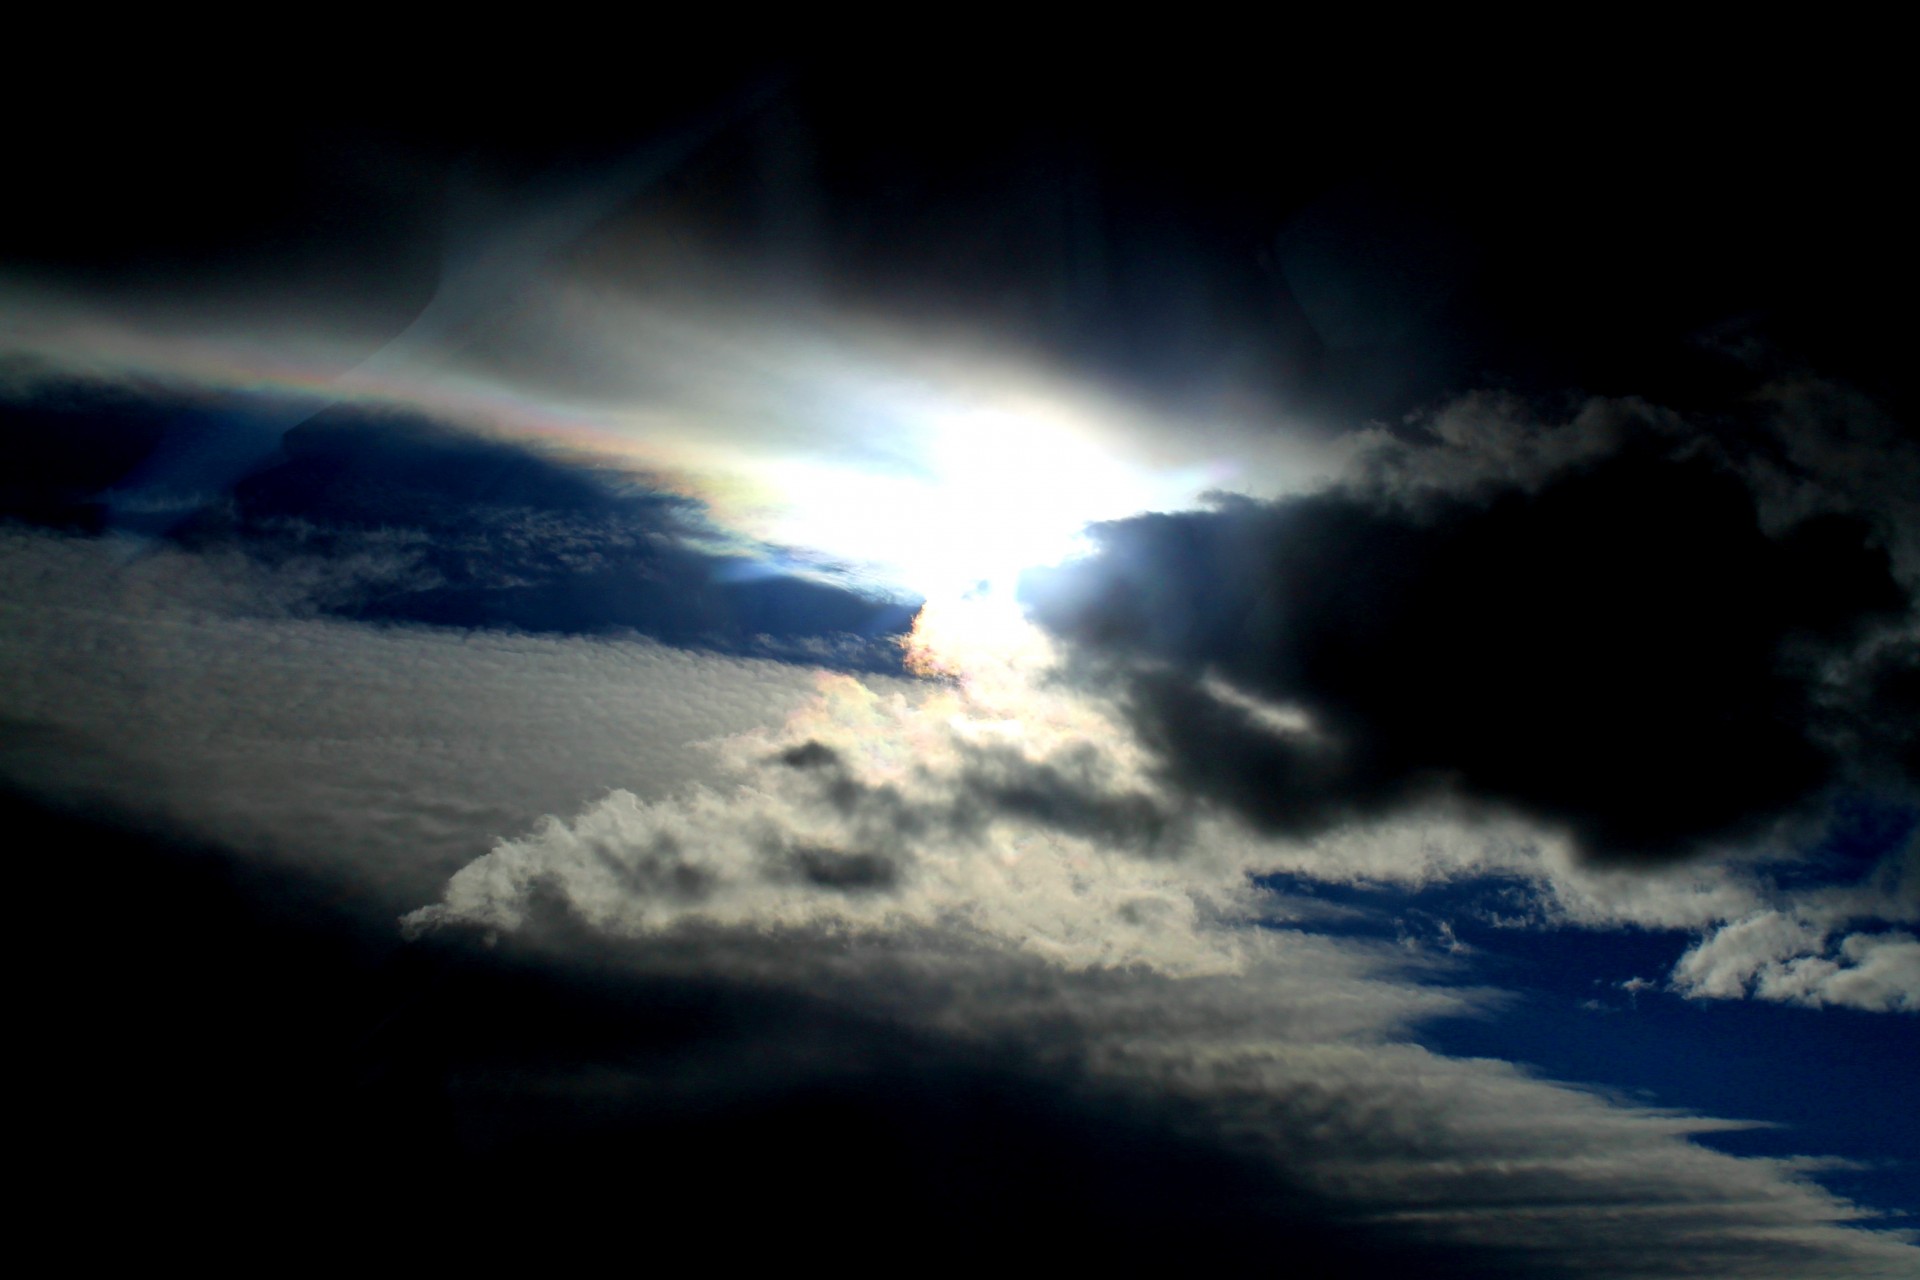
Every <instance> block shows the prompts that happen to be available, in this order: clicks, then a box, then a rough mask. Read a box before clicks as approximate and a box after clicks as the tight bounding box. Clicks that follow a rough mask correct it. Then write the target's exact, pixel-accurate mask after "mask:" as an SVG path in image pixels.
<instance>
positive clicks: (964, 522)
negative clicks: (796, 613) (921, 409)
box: [771, 410, 1196, 601]
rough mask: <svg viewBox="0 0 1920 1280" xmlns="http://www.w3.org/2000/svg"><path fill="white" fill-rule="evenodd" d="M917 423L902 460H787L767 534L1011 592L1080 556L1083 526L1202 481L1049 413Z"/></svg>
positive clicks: (965, 586)
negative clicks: (1034, 571)
mask: <svg viewBox="0 0 1920 1280" xmlns="http://www.w3.org/2000/svg"><path fill="white" fill-rule="evenodd" d="M910 430H911V431H912V433H913V436H914V437H917V438H912V439H910V440H909V441H908V444H909V446H910V447H909V448H908V449H907V450H906V451H905V458H906V461H905V462H904V463H894V464H890V465H887V466H878V467H869V468H862V467H856V466H853V465H850V464H845V463H840V464H833V463H821V462H817V461H813V462H797V461H796V462H792V463H787V464H783V465H782V467H781V468H780V474H779V477H778V479H779V487H780V489H781V490H782V495H781V501H780V507H781V510H780V513H779V514H778V515H777V516H776V517H775V518H774V520H773V522H772V529H771V532H772V535H773V537H774V538H775V539H776V540H778V541H781V542H785V543H788V544H791V545H797V546H805V547H809V548H812V549H815V550H817V551H820V552H823V553H825V554H827V555H830V556H834V557H837V558H840V559H842V560H845V561H846V562H848V563H851V564H855V565H859V566H863V567H869V568H870V570H871V571H872V572H873V573H874V574H875V576H877V577H879V578H882V579H884V580H887V581H890V582H891V583H893V584H894V585H897V586H899V587H901V588H904V589H906V590H910V591H913V592H916V593H918V594H920V595H922V596H924V597H926V598H927V599H929V600H955V599H960V598H974V599H982V598H989V597H991V598H998V599H1004V600H1008V601H1010V600H1011V598H1012V594H1013V589H1014V586H1015V583H1016V582H1017V580H1018V578H1019V575H1020V574H1021V572H1022V571H1024V570H1026V569H1029V568H1033V567H1036V566H1040V565H1049V564H1055V563H1058V562H1060V561H1062V560H1065V559H1068V558H1070V557H1071V556H1073V555H1074V554H1075V553H1076V552H1077V551H1078V550H1079V549H1080V548H1081V546H1082V545H1083V542H1084V531H1085V529H1086V527H1087V526H1088V525H1089V524H1091V523H1094V522H1096V521H1100V520H1110V519H1117V518H1120V517H1124V516H1128V515H1132V514H1135V513H1137V512H1140V511H1144V510H1152V509H1155V508H1157V507H1163V506H1166V505H1168V504H1169V503H1170V502H1175V501H1179V500H1181V499H1188V498H1190V497H1191V494H1192V490H1193V489H1194V488H1195V487H1196V486H1195V485H1194V483H1193V481H1192V479H1191V478H1190V477H1185V476H1178V477H1168V476H1165V475H1159V474H1155V473H1153V472H1150V471H1148V470H1146V469H1145V468H1142V467H1138V466H1135V465H1132V464H1130V463H1129V462H1128V461H1126V460H1125V459H1123V458H1121V457H1120V456H1118V455H1117V454H1115V453H1114V452H1111V451H1109V450H1107V449H1104V448H1102V447H1101V445H1100V443H1099V442H1097V441H1096V440H1095V439H1093V438H1092V436H1091V434H1090V433H1088V432H1086V431H1085V430H1083V429H1076V428H1074V427H1072V426H1070V425H1068V424H1064V423H1061V422H1058V421H1050V420H1049V419H1047V418H1046V417H1041V416H1027V415H1022V414H1017V413H1011V412H1004V411H986V410H974V411H967V412H953V413H945V414H936V415H930V416H929V418H928V419H927V420H925V421H922V422H919V423H915V424H913V425H912V427H911V428H910Z"/></svg>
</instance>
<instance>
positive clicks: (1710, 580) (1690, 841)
mask: <svg viewBox="0 0 1920 1280" xmlns="http://www.w3.org/2000/svg"><path fill="white" fill-rule="evenodd" d="M1625 440H1626V443H1624V444H1623V445H1621V446H1620V447H1618V448H1617V449H1615V450H1613V451H1612V452H1610V453H1605V454H1604V455H1603V456H1601V457H1599V458H1598V459H1590V460H1587V461H1584V462H1580V463H1576V464H1575V465H1571V466H1568V467H1565V468H1563V469H1561V470H1559V471H1558V472H1557V473H1554V474H1553V475H1551V477H1550V478H1546V479H1538V478H1536V479H1534V480H1533V481H1532V482H1530V483H1522V482H1520V481H1519V480H1516V479H1513V478H1507V477H1499V476H1493V477H1491V478H1490V477H1489V476H1488V475H1482V476H1481V477H1479V480H1478V483H1476V484H1474V485H1472V486H1468V487H1466V488H1464V489H1462V488H1458V487H1456V488H1455V489H1453V490H1446V489H1440V490H1433V491H1429V492H1426V493H1424V494H1421V493H1412V494H1409V493H1408V492H1406V491H1405V490H1404V489H1399V490H1396V489H1393V488H1391V487H1390V486H1389V485H1388V484H1387V483H1385V482H1383V481H1379V480H1376V481H1373V482H1367V483H1360V484H1355V485H1351V486H1348V487H1342V488H1336V489H1332V490H1329V491H1326V492H1322V493H1318V494H1314V495H1310V496H1305V497H1299V498H1292V499H1287V500H1282V501H1279V502H1274V503H1257V502H1252V501H1245V500H1238V501H1228V502H1225V503H1223V504H1222V505H1221V506H1219V507H1218V508H1217V509H1215V510H1211V511H1199V512H1187V513H1180V514H1171V515H1151V516H1142V517H1139V518H1136V519H1132V520H1126V521H1120V522H1116V523H1112V524H1107V525H1103V526H1099V527H1097V528H1096V530H1095V535H1096V540H1097V542H1098V545H1099V553H1098V554H1097V555H1096V556H1094V557H1093V558H1091V559H1089V560H1087V561H1084V562H1081V563H1078V564H1074V565H1070V566H1068V567H1065V568H1063V569H1060V570H1057V571H1051V572H1048V573H1043V574H1039V575H1036V576H1034V577H1033V578H1031V579H1030V580H1029V581H1028V583H1027V585H1026V590H1027V592H1028V595H1029V597H1030V600H1031V602H1032V607H1033V609H1034V612H1035V616H1036V617H1037V618H1038V619H1039V620H1040V621H1041V622H1042V623H1043V624H1044V625H1046V626H1047V627H1049V628H1050V629H1052V630H1053V631H1054V632H1056V633H1057V634H1059V635H1060V636H1061V637H1063V638H1064V639H1066V640H1067V641H1069V642H1070V644H1071V646H1072V648H1073V650H1074V651H1075V653H1076V654H1077V655H1079V656H1080V657H1082V658H1084V659H1091V660H1093V662H1094V664H1095V665H1100V666H1104V667H1105V668H1106V669H1107V670H1108V671H1109V672H1110V673H1113V674H1117V676H1118V678H1119V679H1120V681H1121V682H1122V687H1123V688H1124V689H1125V691H1126V696H1127V700H1128V706H1129V708H1130V713H1131V716H1132V719H1133V722H1134V724H1135V726H1136V727H1137V729H1138V730H1139V732H1140V734H1141V735H1142V737H1143V738H1144V739H1145V740H1146V741H1147V742H1148V743H1149V744H1151V745H1152V746H1153V747H1154V748H1155V749H1156V750H1157V751H1158V752H1159V754H1160V756H1161V758H1162V760H1163V761H1164V765H1165V769H1166V771H1167V773H1168V774H1169V775H1170V776H1171V777H1172V778H1173V779H1174V780H1175V781H1177V782H1178V783H1180V784H1181V785H1183V786H1184V787H1186V788H1188V789H1190V790H1192V791H1195V792H1198V793H1201V794H1203V795H1206V796H1210V797H1212V798H1213V799H1215V800H1217V801H1219V802H1221V803H1223V804H1226V805H1228V806H1229V807H1231V808H1233V809H1234V810H1236V811H1238V812H1239V813H1240V814H1242V815H1243V816H1245V817H1246V818H1248V819H1249V820H1250V821H1252V822H1253V823H1254V824H1255V825H1257V826H1259V827H1261V828H1263V829H1266V830H1270V831H1277V832H1284V833H1291V834H1302V833H1311V832H1314V831H1318V830H1322V829H1326V828H1329V827H1331V826H1334V825H1336V824H1339V823H1342V822H1345V821H1348V820H1351V819H1355V818H1367V817H1374V816H1380V815H1383V814H1386V813H1389V812H1392V811H1394V810H1397V809H1401V808H1403V807H1406V806H1409V805H1412V804H1415V803H1417V802H1420V801H1423V800H1437V799H1441V798H1443V797H1451V798H1454V799H1458V800H1462V801H1465V802H1467V803H1468V804H1469V805H1477V806H1482V807H1489V808H1493V809H1497V810H1514V809H1517V810H1520V811H1522V812H1524V813H1526V814H1529V815H1531V816H1533V817H1535V818H1538V819H1543V820H1545V821H1547V822H1549V823H1551V824H1554V825H1558V826H1561V827H1564V828H1566V829H1567V830H1568V831H1570V832H1571V833H1572V834H1573V836H1574V837H1575V838H1576V840H1577V841H1578V843H1579V844H1580V845H1581V846H1582V847H1583V848H1584V849H1586V850H1587V851H1589V852H1592V853H1597V854H1619V855H1637V856H1653V857H1665V856H1671V855H1676V854H1681V853H1684V852H1687V851H1689V850H1691V849H1694V848H1696V847H1698V846H1700V845H1701V844H1703V843H1704V842H1708V841H1711V840H1714V839H1716V838H1723V837H1738V836H1741V835H1747V834H1753V833H1755V832H1756V831H1757V830H1758V829H1760V828H1761V827H1763V826H1764V825H1765V824H1766V823H1767V822H1769V821H1770V820H1772V819H1773V818H1775V817H1777V816H1778V815H1780V814H1781V813H1783V812H1785V811H1787V810H1789V809H1790V808H1791V807H1792V806H1793V805H1794V804H1795V803H1796V802H1797V801H1799V800H1800V799H1801V798H1803V797H1806V796H1808V795H1810V794H1812V793H1814V792H1816V791H1818V790H1819V789H1820V788H1822V787H1823V786H1825V785H1826V784H1827V783H1828V782H1830V781H1831V780H1833V779H1834V778H1835V777H1836V772H1837V770H1838V768H1839V762H1838V761H1837V760H1836V758H1835V756H1834V753H1833V751H1832V750H1831V749H1830V746H1829V743H1830V741H1831V734H1830V733H1829V728H1830V726H1829V725H1828V724H1827V723H1826V722H1825V721H1826V719H1827V718H1828V717H1830V716H1831V715H1833V714H1836V712H1835V708H1834V707H1833V706H1832V705H1831V702H1832V699H1831V698H1830V697H1829V696H1828V691H1827V690H1826V689H1825V688H1824V686H1823V683H1822V682H1823V679H1824V677H1825V675H1826V672H1825V670H1824V668H1823V663H1824V662H1826V661H1827V660H1828V659H1830V658H1831V657H1833V656H1834V655H1836V654H1838V653H1842V652H1844V651H1845V650H1846V649H1847V648H1848V646H1849V645H1850V644H1852V643H1853V642H1855V641H1857V640H1859V639H1860V638H1861V637H1862V636H1863V635H1864V634H1865V633H1866V632H1867V631H1868V630H1869V629H1870V628H1871V627H1872V626H1873V625H1874V624H1876V623H1880V622H1885V621H1888V620H1890V619H1892V618H1893V617H1895V616H1897V615H1898V613H1899V612H1900V611H1901V610H1902V609H1903V608H1904V607H1905V606H1906V604H1907V600H1906V598H1905V596H1904V594H1903V593H1902V591H1901V590H1900V589H1899V588H1898V587H1897V586H1896V584H1895V582H1894V580H1893V578H1892V577H1891V575H1890V573H1889V568H1888V560H1887V556H1886V555H1885V553H1884V552H1883V551H1881V550H1880V549H1879V548H1878V547H1876V546H1874V545H1873V544H1872V540H1871V538H1870V531H1869V528H1868V526H1867V525H1866V524H1865V523H1864V522H1862V521H1860V520H1856V519H1853V518H1851V517H1846V516H1841V515H1834V514H1828V515H1822V516H1816V517H1812V518H1809V519H1805V520H1802V521H1800V522H1798V523H1797V524H1794V525H1793V526H1792V527H1790V528H1788V529H1786V530H1784V531H1783V532H1780V533H1778V535H1777V536H1773V535H1770V534H1769V533H1768V532H1764V531H1763V530H1762V527H1761V524H1760V521H1759V518H1758V514H1757V512H1756V506H1755V501H1754V498H1753V496H1752V494H1751V493H1750V491H1749V490H1748V488H1747V487H1746V485H1745V484H1744V483H1743V482H1742V481H1741V480H1740V479H1739V478H1738V477H1737V475H1736V474H1735V473H1734V472H1733V471H1732V470H1731V469H1730V468H1729V467H1728V466H1726V465H1724V464H1723V463H1722V462H1720V461H1716V460H1715V458H1714V457H1713V456H1712V455H1711V454H1709V453H1708V452H1706V451H1705V450H1704V449H1703V448H1701V447H1699V442H1697V441H1696V442H1695V446H1694V447H1692V448H1688V447H1686V446H1685V445H1684V444H1682V443H1681V442H1677V441H1676V440H1675V439H1673V438H1672V437H1670V436H1667V435H1664V434H1662V433H1660V432H1657V431H1652V430H1645V431H1639V432H1631V431H1630V432H1628V433H1627V434H1626V436H1625ZM1896 656H1897V655H1896ZM1883 665H1884V664H1883ZM1903 672H1904V669H1903V668H1898V667H1890V668H1888V669H1887V670H1886V672H1885V674H1884V675H1883V676H1881V677H1879V678H1881V679H1883V680H1884V681H1885V682H1886V683H1887V684H1888V685H1889V687H1890V688H1892V689H1894V691H1895V692H1896V693H1897V689H1898V687H1899V683H1900V680H1901V678H1902V676H1903ZM1210 680H1212V681H1224V682H1226V684H1227V685H1229V686H1231V689H1232V690H1237V691H1239V693H1240V694H1243V695H1252V696H1253V697H1254V698H1257V699H1261V700H1265V701H1268V702H1272V703H1277V704H1282V705H1284V706H1289V707H1293V708H1297V709H1298V710H1300V711H1302V712H1304V713H1305V714H1306V716H1307V717H1308V719H1309V721H1310V727H1306V728H1302V729H1299V730H1297V731H1286V730H1283V729H1276V728H1274V727H1270V726H1269V725H1268V724H1264V723H1262V720H1261V718H1260V717H1259V715H1258V714H1257V712H1256V711H1255V710H1252V709H1249V708H1248V707H1247V706H1246V705H1243V702H1242V700H1241V699H1240V698H1238V697H1236V696H1231V695H1229V696H1223V693H1222V690H1221V689H1220V687H1219V686H1218V685H1217V684H1210V683H1209V681H1210Z"/></svg>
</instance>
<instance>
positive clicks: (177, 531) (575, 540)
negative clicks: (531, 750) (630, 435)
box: [0, 384, 911, 670]
mask: <svg viewBox="0 0 1920 1280" xmlns="http://www.w3.org/2000/svg"><path fill="white" fill-rule="evenodd" d="M281 408H282V409H284V407H283V406H282V407H281ZM0 412H4V414H5V418H6V422H5V426H6V428H7V433H8V436H9V438H10V441H12V442H14V443H15V444H16V446H17V450H18V451H17V453H16V454H15V456H16V458H18V459H19V463H20V465H18V466H17V467H16V468H15V469H13V470H12V471H11V472H10V473H9V481H8V483H7V485H6V486H5V487H4V488H0V503H3V504H4V505H3V506H0V515H4V516H8V517H11V518H13V519H15V520H20V521H23V522H28V523H33V524H39V525H43V526H53V527H60V528H66V529H71V530H75V531H82V532H95V533H97V532H104V531H108V530H112V529H117V528H126V529H130V530H133V531H138V532H151V533H158V534H161V535H164V536H166V537H167V538H169V539H171V540H173V541H175V542H178V543H180V544H183V545H186V546H188V547H191V548H193V549H196V550H201V551H213V550H219V549H226V548H237V549H240V550H242V551H244V552H245V553H246V554H247V555H249V556H251V557H253V558H256V559H258V560H260V561H262V562H265V563H266V564H269V565H273V566H281V567H285V566H289V565H294V566H302V567H307V568H310V569H312V571H313V573H314V574H315V575H316V576H317V578H318V579H320V580H324V584H325V585H324V587H323V588H321V589H317V590H316V594H315V597H314V600H313V601H312V603H313V604H315V605H317V606H318V607H319V608H321V609H322V610H323V611H325V612H327V613H331V614H333V615H335V616H340V617H345V618H352V619H358V620H364V621H389V622H417V623H427V624H430V625H437V626H452V627H468V628H472V627H491V628H509V629H513V630H519V631H528V632H542V633H567V634H608V633H619V632H637V633H639V634H642V635H647V636H652V637H655V638H657V639H661V640H666V641H669V642H671V643H675V644H681V645H689V646H695V647H705V648H717V649H722V650H726V651H729V652H742V653H745V652H753V653H762V654H766V655H767V656H775V657H784V658H793V659H799V660H805V661H809V662H824V663H827V664H830V665H838V666H854V667H859V668H866V669H878V670H891V669H894V668H896V667H897V665H898V654H899V648H898V646H897V644H895V643H894V642H893V641H894V639H895V638H896V637H897V636H899V635H900V634H901V633H902V632H904V630H905V629H906V626H907V624H908V623H909V621H910V619H911V607H910V606H906V605H902V604H897V603H893V602H888V601H883V600H876V599H873V598H870V597H868V596H864V595H861V594H858V593H855V592H853V591H849V590H846V589H843V588H840V587H836V586H832V585H829V584H826V583H823V582H819V581H816V580H812V579H809V578H804V577H799V576H796V575H794V574H791V573H786V572H782V571H781V570H780V569H779V567H778V566H777V565H775V564H773V563H770V562H769V561H768V560H767V559H766V558H765V557H764V556H756V555H752V554H740V555H732V554H723V553H721V552H720V551H718V550H715V549H711V548H714V547H715V545H716V544H717V542H718V540H719V534H718V531H717V530H715V529H714V528H713V527H712V526H711V525H710V524H708V523H707V522H706V520H705V518H704V509H703V507H702V506H701V504H700V503H699V502H697V501H696V500H693V499H689V498H684V497H680V496H677V495H674V494H670V493H664V492H660V491H657V490H651V489H648V488H646V487H644V486H643V485H642V484H640V483H639V482H637V481H635V480H633V479H632V478H631V477H627V476H623V475H619V474H616V473H614V472H612V471H610V470H607V469H604V468H595V467H592V466H589V465H585V464H576V463H573V462H569V461H566V460H563V459H560V458H558V457H556V456H553V455H551V454H547V453H542V452H540V451H538V450H536V449H534V448H531V447H527V446H523V445H518V444H513V443H508V442H504V441H498V440H491V439H483V438H480V437H477V436H474V435H472V434H470V433H464V432H459V431H456V430H454V429H452V428H449V427H445V426H442V425H440V424H438V423H436V422H433V421H431V420H429V419H426V418H424V417H420V416H417V415H411V414H402V413H397V412H394V413H388V412H382V411H378V410H367V409H355V408H348V407H334V408H331V409H327V410H325V411H323V412H321V413H319V414H317V415H315V416H313V417H311V418H310V419H309V420H307V421H305V422H303V423H302V424H301V425H299V426H296V427H294V428H292V429H291V430H286V431H284V432H278V431H277V430H276V434H278V446H277V448H274V447H273V446H269V449H270V453H269V454H268V457H267V459H266V462H265V464H264V465H262V466H259V467H257V468H254V469H252V470H251V473H250V474H247V475H245V476H244V478H241V479H239V480H238V481H237V482H235V483H233V484H232V485H231V487H230V488H225V487H223V488H222V489H221V490H218V491H214V492H194V491H186V492H183V491H179V490H177V489H176V488H175V487H173V485H172V482H171V481H169V482H168V483H167V484H165V485H162V486H160V487H157V488H156V487H154V486H153V485H150V484H148V483H147V480H148V477H149V474H150V473H151V472H152V460H153V459H154V458H155V457H158V456H162V455H165V456H167V457H170V458H177V457H179V456H182V455H189V454H192V453H194V452H195V451H196V450H202V449H207V448H217V447H219V445H218V442H219V441H220V440H223V439H225V438H227V437H230V436H233V435H235V434H241V435H248V436H249V438H251V435H257V434H258V432H249V431H248V429H247V424H246V421H245V420H246V418H247V415H248V405H247V404H246V403H244V402H237V401H236V400H235V399H234V398H233V397H202V398H199V399H194V398H183V397H175V398H168V397H160V396H151V395H147V396H143V395H140V394H138V393H135V392H129V391H122V390H103V389H99V388H95V387H91V386H87V385H84V384H81V385H73V384H69V385H66V386H61V387H56V388H53V389H52V390H51V391H43V392H42V393H41V394H39V395H38V396H36V397H34V398H32V399H30V400H27V401H26V402H24V403H22V402H14V403H9V404H7V405H5V406H3V407H0ZM259 412H260V415H261V417H262V419H263V420H264V421H265V422H266V423H267V425H268V426H272V425H273V423H274V420H275V418H276V417H279V416H284V413H276V412H275V406H270V405H262V406H260V408H259ZM236 423H238V425H236ZM165 470H166V473H167V474H168V475H169V476H171V475H174V474H175V473H176V472H177V471H178V468H175V467H169V468H166V469H165ZM752 550H753V549H748V551H749V552H751V551H752Z"/></svg>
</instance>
